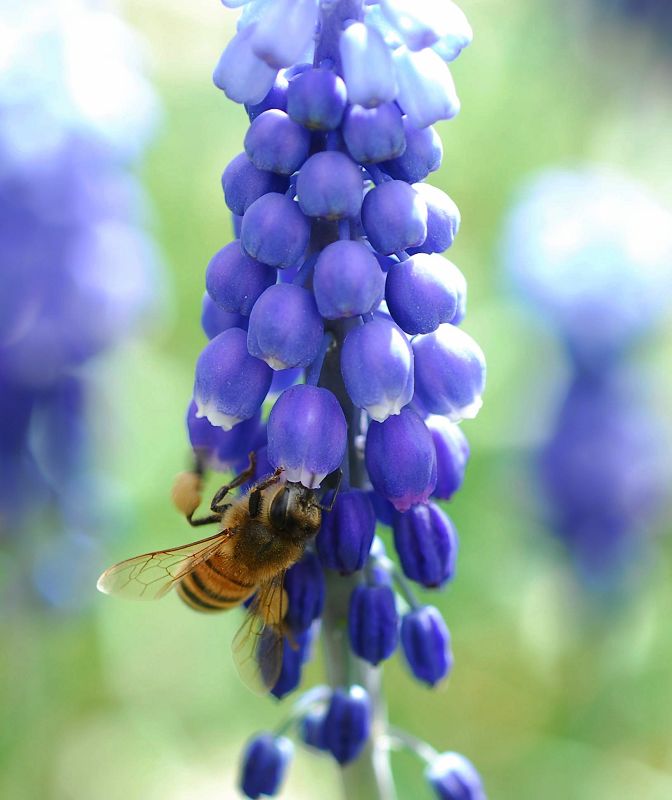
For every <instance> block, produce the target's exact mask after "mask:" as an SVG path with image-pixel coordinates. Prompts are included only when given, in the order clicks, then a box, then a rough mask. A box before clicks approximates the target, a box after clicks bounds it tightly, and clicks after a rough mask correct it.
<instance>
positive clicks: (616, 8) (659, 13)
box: [596, 0, 672, 45]
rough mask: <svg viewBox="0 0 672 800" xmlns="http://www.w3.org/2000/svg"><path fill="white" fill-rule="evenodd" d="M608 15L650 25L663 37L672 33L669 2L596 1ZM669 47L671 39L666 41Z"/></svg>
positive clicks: (671, 11)
mask: <svg viewBox="0 0 672 800" xmlns="http://www.w3.org/2000/svg"><path fill="white" fill-rule="evenodd" d="M596 2H597V5H598V6H600V8H601V9H602V10H604V11H606V12H608V13H611V14H613V15H619V16H622V17H623V21H624V22H626V23H630V22H635V23H640V24H643V25H648V26H650V27H651V29H652V30H653V31H654V32H656V33H658V34H660V35H661V36H663V37H669V35H670V32H671V31H672V4H671V3H670V2H669V0H596ZM666 43H667V44H668V45H669V38H668V39H666Z"/></svg>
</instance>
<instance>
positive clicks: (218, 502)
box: [210, 453, 257, 514]
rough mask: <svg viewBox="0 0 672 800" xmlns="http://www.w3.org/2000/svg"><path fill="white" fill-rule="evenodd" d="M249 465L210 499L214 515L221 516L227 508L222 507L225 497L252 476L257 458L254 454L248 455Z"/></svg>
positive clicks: (227, 506) (226, 506) (225, 505)
mask: <svg viewBox="0 0 672 800" xmlns="http://www.w3.org/2000/svg"><path fill="white" fill-rule="evenodd" d="M248 458H249V464H248V466H247V469H244V470H243V471H242V472H241V473H240V475H238V476H237V477H235V478H234V479H233V480H232V481H231V483H226V484H224V486H222V487H221V488H220V489H218V490H217V493H216V494H215V496H214V497H213V498H212V502H211V503H210V510H211V511H214V512H215V514H222V513H224V511H226V509H227V508H229V504H224V505H222V500H223V499H224V498H225V497H226V495H227V494H228V493H229V492H230V491H231V490H232V489H237V488H238V487H239V486H242V485H243V484H244V483H247V481H249V480H250V479H251V478H252V477H253V476H254V470H255V468H256V466H257V458H256V456H255V455H254V453H250V454H249V456H248Z"/></svg>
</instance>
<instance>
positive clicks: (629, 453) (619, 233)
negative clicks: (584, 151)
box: [503, 169, 672, 591]
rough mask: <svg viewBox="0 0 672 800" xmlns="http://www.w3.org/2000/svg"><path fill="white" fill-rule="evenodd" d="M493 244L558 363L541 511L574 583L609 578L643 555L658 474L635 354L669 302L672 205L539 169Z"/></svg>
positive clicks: (648, 405) (613, 183)
mask: <svg viewBox="0 0 672 800" xmlns="http://www.w3.org/2000/svg"><path fill="white" fill-rule="evenodd" d="M503 255H504V262H505V266H506V268H507V271H508V274H509V275H510V276H511V278H512V279H513V281H514V283H515V284H516V286H517V289H518V291H519V293H521V294H522V295H523V296H524V297H525V298H526V300H528V301H529V302H530V304H531V306H532V308H533V310H535V311H537V312H541V315H543V318H544V320H545V322H546V324H547V325H550V326H551V327H552V328H554V330H555V333H556V335H557V336H558V337H560V339H561V340H562V341H563V342H564V344H565V346H566V352H567V356H568V364H569V365H570V377H569V385H568V387H567V389H566V395H565V397H564V400H561V403H560V409H559V411H558V413H557V416H556V418H555V421H554V423H553V430H552V431H551V432H550V433H549V436H548V439H547V441H546V443H545V444H544V445H543V447H542V449H541V450H540V452H539V454H538V456H539V459H538V462H537V466H538V468H539V479H540V481H541V483H542V485H543V489H544V494H545V497H546V501H547V508H546V516H547V520H548V522H549V525H550V527H551V528H552V530H553V531H554V532H555V533H556V534H557V535H559V536H560V537H561V538H562V539H563V541H564V542H565V543H566V545H567V547H568V549H569V551H570V554H571V556H572V559H573V562H574V564H575V567H576V569H577V574H578V575H579V576H580V577H581V578H582V580H583V583H584V585H585V586H587V587H589V588H592V589H595V590H597V591H601V590H609V589H614V588H618V587H621V586H623V581H624V580H625V579H626V578H627V577H628V576H630V575H632V572H633V568H634V567H635V566H636V565H637V564H638V563H640V561H641V555H642V552H643V550H644V545H645V542H646V539H645V536H644V534H645V533H647V532H649V531H650V530H651V529H652V528H655V520H656V518H657V516H658V514H659V513H660V511H661V506H662V503H663V501H664V499H665V496H666V493H667V491H668V483H669V478H670V465H669V458H668V457H667V453H666V449H667V447H666V441H667V440H668V439H669V431H668V429H667V424H666V422H665V419H664V418H663V416H662V414H661V411H660V410H659V409H657V408H656V405H655V404H654V403H653V402H652V395H653V388H654V386H655V376H653V375H651V374H649V373H647V371H646V369H645V368H644V367H640V368H638V369H634V366H633V364H634V362H635V361H636V359H637V355H638V353H640V352H641V348H642V346H643V345H644V344H645V343H646V340H647V337H649V339H651V338H652V337H653V334H654V333H655V331H656V330H657V328H659V326H660V323H661V320H662V318H663V316H664V314H665V313H666V312H668V313H669V297H670V290H671V289H672V214H670V212H669V211H668V210H667V209H665V208H664V207H663V206H662V205H660V204H659V203H658V202H657V201H656V200H655V198H653V197H652V196H651V195H650V194H649V193H648V192H647V191H646V190H645V189H644V188H642V187H640V186H639V185H637V184H636V183H634V182H632V181H630V180H628V179H627V178H625V177H621V176H619V175H616V174H613V173H610V172H603V171H599V170H596V169H584V170H575V171H569V170H566V171H563V170H550V171H548V172H546V173H543V174H542V175H541V176H539V177H537V178H536V179H534V180H532V182H531V183H530V184H529V185H527V186H526V187H525V188H524V189H523V191H522V192H521V195H520V197H519V200H518V202H517V204H516V205H515V207H514V209H513V211H512V213H511V215H510V217H509V220H508V223H507V227H506V232H505V236H504V248H503Z"/></svg>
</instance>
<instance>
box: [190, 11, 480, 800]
mask: <svg viewBox="0 0 672 800" xmlns="http://www.w3.org/2000/svg"><path fill="white" fill-rule="evenodd" d="M224 4H225V5H227V6H231V7H237V6H241V5H242V6H244V9H243V12H242V15H241V17H240V20H239V23H238V28H237V33H236V35H235V36H234V38H233V39H232V41H231V42H230V43H229V45H228V46H227V47H226V49H225V50H224V52H223V54H222V56H221V58H220V60H219V63H218V64H217V67H216V68H215V72H214V82H215V84H216V85H217V86H218V87H219V88H221V89H222V90H223V91H224V92H225V93H226V94H227V96H228V97H229V98H231V99H232V100H234V101H236V102H239V103H243V104H244V105H245V108H246V110H247V113H248V117H249V120H250V127H249V129H248V131H247V134H246V135H245V141H244V152H242V153H240V154H239V155H237V156H236V157H235V158H234V159H233V160H232V161H231V163H230V164H229V165H228V166H227V167H226V169H225V170H224V173H223V176H222V186H223V191H224V199H225V201H226V204H227V206H228V208H229V210H230V211H231V213H232V215H233V221H234V231H235V235H236V237H237V238H236V240H235V241H234V242H232V243H230V244H227V245H226V246H225V247H223V248H222V249H221V250H220V251H219V252H218V253H217V254H216V255H215V256H214V257H213V259H212V261H211V262H210V264H209V266H208V268H207V272H206V290H207V293H206V297H205V299H204V305H203V316H202V323H203V328H204V330H205V331H206V334H207V335H208V338H209V339H210V341H209V343H208V344H207V345H206V347H205V348H204V350H203V351H202V353H201V354H200V356H199V358H198V362H197V365H196V375H195V382H194V394H193V401H192V404H191V406H190V410H189V414H188V429H189V435H190V440H191V444H192V447H193V448H194V450H195V451H196V452H197V455H198V459H199V463H200V465H201V466H202V467H209V468H211V469H237V468H239V467H240V466H241V465H243V464H244V463H245V462H246V459H247V454H248V453H249V452H250V451H251V450H255V451H256V452H257V454H258V466H257V477H261V476H262V475H264V474H267V473H268V472H269V471H271V470H273V469H275V468H278V467H280V468H282V470H283V475H284V477H285V478H286V479H287V480H289V481H292V482H297V483H301V484H303V485H304V486H305V487H307V488H310V489H317V488H319V487H320V486H321V485H322V483H323V481H324V480H325V478H326V477H327V476H328V475H330V474H331V473H334V472H335V471H337V470H339V469H340V470H342V472H343V483H342V487H341V490H340V492H339V494H338V495H337V496H336V498H335V504H334V506H333V510H332V511H331V512H330V513H328V514H325V515H324V519H323V524H322V528H321V530H320V532H319V533H318V535H317V538H316V540H315V542H314V545H310V546H309V548H308V551H307V553H306V556H305V558H304V559H303V560H301V561H300V562H299V563H297V564H296V565H295V566H294V567H292V568H291V569H290V570H289V571H288V573H287V575H286V579H285V589H286V591H287V594H288V600H289V603H288V605H289V611H288V614H287V617H286V623H287V624H288V626H289V628H290V629H291V631H292V633H293V636H294V639H295V641H294V643H293V644H294V645H295V646H294V647H292V646H287V647H286V649H285V662H284V666H283V674H282V675H281V677H280V679H279V681H278V683H277V684H276V686H275V687H274V688H273V690H272V691H273V694H275V695H276V696H277V697H282V696H283V695H285V694H288V693H289V692H291V691H292V690H293V689H295V688H296V687H297V686H298V684H299V682H300V677H301V666H302V663H303V662H304V661H305V659H306V658H308V657H309V655H310V649H311V648H310V642H309V641H308V640H310V639H312V638H313V636H314V634H315V631H316V628H317V626H319V624H320V617H321V615H322V609H323V606H324V605H325V604H326V605H329V604H330V602H331V603H333V600H334V597H333V595H334V593H335V594H339V596H340V595H343V596H344V597H345V600H346V602H345V604H342V605H343V608H342V617H341V622H342V624H343V625H344V626H345V628H346V629H347V631H348V638H349V642H350V648H351V652H352V654H353V655H354V656H356V657H357V658H356V659H354V661H353V663H361V662H359V661H358V660H357V659H361V660H362V661H364V662H368V663H369V664H371V665H378V664H380V663H381V662H383V661H384V660H386V659H388V658H389V657H390V656H392V655H393V653H394V652H395V651H396V650H397V648H398V647H400V649H401V651H402V653H403V656H404V658H405V660H406V662H407V664H408V667H409V669H410V671H411V673H412V674H413V675H414V676H415V677H416V678H417V679H418V680H420V681H422V682H423V683H425V684H427V685H428V686H434V685H435V684H437V683H438V682H440V681H441V680H442V679H444V678H445V677H446V676H447V675H448V673H449V671H450V668H451V665H452V654H451V649H450V635H449V633H448V629H447V627H446V625H445V622H444V621H443V619H442V617H441V614H440V613H439V611H438V610H437V609H436V608H435V607H433V606H427V605H422V604H421V603H419V602H418V601H417V599H416V598H415V596H414V594H413V591H412V589H411V587H410V583H409V581H414V582H417V583H418V584H420V585H421V586H423V587H428V588H438V587H441V586H443V585H445V584H446V583H447V582H448V581H450V580H451V578H452V577H453V575H454V571H455V561H456V556H457V534H456V531H455V528H454V526H453V524H452V522H451V520H450V519H449V518H448V516H447V515H446V514H445V512H444V511H443V510H442V509H441V508H440V507H439V506H438V505H437V504H436V503H434V502H430V500H431V498H434V499H443V500H447V499H449V498H450V497H452V495H453V494H454V493H455V492H456V491H457V490H458V489H459V487H460V485H461V483H462V480H463V477H464V471H465V467H466V462H467V459H468V454H469V448H468V444H467V442H466V439H465V437H464V435H463V434H462V432H461V430H460V428H459V427H458V423H460V422H461V421H462V420H464V419H470V418H473V417H474V416H476V414H477V413H478V410H479V408H480V406H481V395H482V392H483V389H484V384H485V361H484V357H483V353H482V351H481V349H480V348H479V346H478V345H477V344H476V342H475V341H474V340H473V339H472V338H471V337H470V336H469V335H468V334H467V333H466V332H464V331H463V330H462V329H461V328H460V327H458V326H459V325H460V323H461V322H462V321H463V319H464V316H465V311H466V282H465V279H464V276H463V275H462V273H461V272H460V271H459V269H458V268H457V267H456V266H455V265H453V264H452V263H451V262H450V261H448V260H446V259H445V258H443V257H442V255H441V254H442V253H443V252H444V251H445V250H447V249H448V248H449V247H450V246H451V245H452V243H453V241H454V239H455V236H456V235H457V233H458V230H459V225H460V214H459V211H458V209H457V206H456V205H455V203H454V202H453V200H452V199H451V198H450V197H448V195H447V194H445V193H444V192H443V191H441V190H439V189H437V188H435V187H433V186H430V185H429V184H426V183H424V181H425V179H426V178H427V177H428V176H429V175H430V173H432V172H434V171H435V170H437V169H438V168H439V166H440V164H441V158H442V145H441V141H440V139H439V137H438V135H437V133H436V131H435V130H434V128H433V127H432V125H433V124H434V123H436V122H438V121H439V120H447V119H450V118H452V117H453V116H455V115H456V114H457V113H458V111H459V100H458V98H457V94H456V91H455V86H454V83H453V80H452V77H451V74H450V70H449V68H448V66H447V64H446V62H447V61H451V60H453V59H454V58H456V57H457V56H458V55H459V53H460V52H461V50H462V49H463V48H464V47H465V46H466V45H468V44H469V42H470V41H471V36H472V34H471V29H470V27H469V24H468V22H467V20H466V18H465V16H464V14H463V13H462V11H460V9H459V8H458V7H457V6H456V5H455V4H454V3H452V2H445V3H442V4H430V3H428V2H417V0H415V1H414V2H410V0H382V2H380V3H366V4H365V3H364V2H363V0H322V2H318V0H270V1H269V0H252V1H251V2H239V0H231V2H226V0H225V2H224ZM264 420H265V422H264ZM377 522H381V523H383V524H386V525H389V526H391V527H392V528H393V535H394V544H395V549H396V551H397V554H398V556H399V562H400V565H399V566H398V565H397V564H396V563H395V562H394V561H393V560H392V559H390V558H388V556H387V555H386V553H385V548H384V546H383V544H382V542H380V540H378V539H376V538H375V530H376V524H377ZM339 574H340V575H341V576H343V578H342V580H341V579H339V578H338V575H339ZM334 578H335V579H336V581H337V582H338V581H341V584H342V588H340V589H339V588H335V589H332V588H331V587H332V585H334ZM325 579H326V580H325ZM330 592H331V595H330ZM323 634H324V635H325V636H328V635H329V632H328V631H324V630H323ZM301 637H304V638H301ZM350 657H351V658H352V656H350ZM299 704H300V705H301V709H302V711H301V714H298V715H297V719H298V720H299V723H300V724H299V730H300V731H301V732H302V733H301V735H302V736H303V738H304V740H305V742H306V743H307V744H309V745H311V746H312V747H314V748H317V749H320V750H323V751H325V752H329V753H331V755H332V756H333V757H334V758H335V759H336V760H337V761H338V762H339V763H341V764H344V763H348V762H349V761H352V760H355V759H356V758H357V757H358V755H359V754H360V752H361V751H362V748H363V747H364V745H365V743H366V740H367V738H368V736H369V731H370V729H371V725H372V719H373V716H374V715H375V714H376V713H377V712H376V707H375V698H372V697H371V696H370V694H369V692H368V690H367V687H366V686H364V685H358V683H357V682H355V681H353V683H352V684H351V685H347V686H343V685H339V684H338V683H337V684H335V685H334V687H333V688H332V689H331V690H329V691H328V692H327V694H326V695H322V696H321V697H320V699H319V702H317V703H315V704H312V705H310V704H309V705H308V706H305V705H304V704H303V701H301V700H300V701H299ZM288 752H289V751H288V750H287V748H286V747H285V744H284V739H283V738H281V737H280V738H279V737H273V736H270V737H269V736H268V735H266V734H264V736H262V737H260V738H258V739H256V740H254V741H253V743H252V744H251V746H250V748H249V749H248V751H247V753H246V757H245V767H244V771H243V778H242V786H243V790H244V791H245V792H246V793H247V795H248V796H249V797H258V796H260V795H261V794H274V793H275V792H276V790H277V788H278V785H279V783H280V781H281V778H282V775H283V774H284V770H285V767H286V764H287V760H288V758H289V755H288ZM269 765H270V766H269ZM436 769H437V770H438V769H439V768H438V767H436ZM451 769H453V767H452V766H451ZM257 778H259V780H257ZM430 784H431V785H432V786H434V787H435V789H436V792H437V796H439V797H448V796H451V795H449V794H446V793H445V791H444V793H443V794H442V793H441V791H443V790H441V789H439V788H437V787H438V786H439V784H440V780H439V779H438V778H437V780H436V781H433V780H430ZM463 796H464V797H468V796H469V797H471V796H472V795H467V794H463ZM477 796H478V797H480V796H481V795H476V794H473V797H477Z"/></svg>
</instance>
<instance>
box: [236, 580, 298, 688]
mask: <svg viewBox="0 0 672 800" xmlns="http://www.w3.org/2000/svg"><path fill="white" fill-rule="evenodd" d="M284 578H285V573H284V571H283V572H282V573H280V574H279V575H276V576H275V577H274V578H272V579H271V580H270V581H267V582H266V583H263V584H262V585H261V586H260V587H259V588H258V590H257V593H256V594H255V595H254V599H253V600H252V603H251V604H250V607H249V608H248V609H247V614H246V617H245V620H244V622H243V624H242V625H241V626H240V628H239V629H238V633H237V634H236V635H235V637H234V639H233V643H232V646H231V647H232V650H233V658H234V661H235V663H236V667H237V668H238V673H239V675H240V677H241V679H242V680H243V682H244V683H245V685H246V686H248V688H250V689H251V690H252V691H253V692H255V693H256V694H265V693H267V692H268V691H269V689H272V688H273V687H274V686H275V684H276V683H277V681H278V678H279V677H280V672H281V671H282V659H283V653H284V647H285V637H284V633H283V630H284V628H283V619H284V616H285V614H286V613H287V594H286V592H285V590H284V588H283V583H284Z"/></svg>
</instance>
